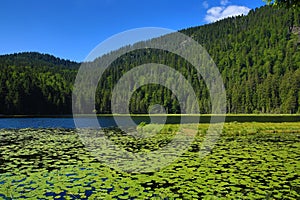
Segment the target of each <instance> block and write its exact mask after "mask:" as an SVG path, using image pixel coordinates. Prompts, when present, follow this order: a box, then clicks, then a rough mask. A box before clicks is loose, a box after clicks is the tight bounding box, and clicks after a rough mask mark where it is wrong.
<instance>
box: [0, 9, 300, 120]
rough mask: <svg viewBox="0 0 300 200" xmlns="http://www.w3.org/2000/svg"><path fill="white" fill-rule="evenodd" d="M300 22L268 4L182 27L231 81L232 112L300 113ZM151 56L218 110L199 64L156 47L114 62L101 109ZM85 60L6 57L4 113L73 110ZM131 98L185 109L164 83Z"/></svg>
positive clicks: (0, 100)
mask: <svg viewBox="0 0 300 200" xmlns="http://www.w3.org/2000/svg"><path fill="white" fill-rule="evenodd" d="M298 27H300V13H299V11H292V10H285V9H274V8H271V7H268V6H264V7H262V8H259V9H256V10H251V11H250V13H249V14H248V15H247V16H239V17H232V18H228V19H224V20H221V21H218V22H216V23H212V24H208V25H204V26H199V27H192V28H188V29H184V30H181V31H180V32H182V33H185V34H187V35H189V36H191V37H192V38H194V39H195V40H196V41H198V42H199V43H200V44H201V45H202V46H203V47H205V48H206V49H207V51H208V53H209V54H210V55H211V57H212V58H213V60H214V61H215V63H216V65H217V66H218V68H219V70H220V72H221V74H222V77H223V80H224V83H225V88H226V93H227V112H228V113H300V90H299V88H300V69H299V68H300V51H299V45H300V41H299V32H298V31H297V30H298ZM132 57H135V58H136V59H135V60H132V59H131V58H132ZM95 62H97V60H96V61H95ZM149 62H159V63H162V64H165V65H168V66H171V67H173V68H175V69H176V70H178V71H180V72H182V74H183V75H184V76H185V77H186V78H187V79H188V80H189V81H190V83H191V84H192V85H193V88H194V89H195V91H196V95H197V96H198V98H199V106H200V110H201V113H210V97H209V94H208V91H207V89H206V86H205V83H204V81H203V80H198V79H195V78H194V76H193V74H194V72H193V67H192V66H191V65H190V64H189V63H187V62H186V61H185V60H184V59H182V58H180V57H178V56H176V55H173V54H171V53H168V52H163V51H160V50H156V49H147V50H139V51H135V52H131V53H128V54H125V55H123V56H122V57H120V58H119V59H117V60H116V61H115V62H114V63H113V64H112V66H111V67H110V69H109V70H108V71H107V72H106V73H105V76H104V77H106V79H101V80H100V82H99V87H98V90H97V96H96V110H97V112H98V113H110V112H111V110H110V99H111V96H110V95H111V90H112V88H113V85H114V84H115V83H116V82H117V81H118V80H119V78H120V77H121V76H122V74H124V73H126V72H127V71H129V70H130V69H131V68H132V67H134V66H138V65H140V64H144V63H149ZM78 66H79V63H74V62H70V61H66V60H61V59H58V58H55V57H53V56H50V55H43V54H39V53H24V54H13V55H4V56H0V84H1V85H0V114H68V113H71V91H72V85H73V81H74V79H75V76H76V69H77V68H78ZM174 87H176V85H175V86H174ZM120 98H122V97H121V96H120ZM187 98H188V97H187ZM131 100H132V101H131V105H130V110H131V112H133V113H146V112H147V108H148V106H149V105H151V104H154V103H160V104H163V105H164V106H165V108H166V110H167V111H168V113H179V112H182V110H179V107H178V106H179V105H178V101H177V99H176V98H174V96H173V95H172V92H171V91H170V90H168V89H167V88H164V87H161V86H158V85H150V86H147V87H142V88H139V89H138V90H137V91H136V92H135V93H134V94H133V97H132V99H131ZM79 101H80V100H79ZM78 103H79V104H80V102H78ZM191 103H195V102H191ZM182 109H184V108H182Z"/></svg>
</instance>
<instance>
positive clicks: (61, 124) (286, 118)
mask: <svg viewBox="0 0 300 200" xmlns="http://www.w3.org/2000/svg"><path fill="white" fill-rule="evenodd" d="M77 119H79V121H80V124H81V126H80V127H95V125H94V123H93V122H92V121H93V120H91V118H88V117H86V118H77ZM97 119H98V122H97V123H99V125H100V126H101V127H104V128H105V127H115V126H117V125H116V122H115V119H117V121H118V126H127V125H128V121H127V120H128V117H122V116H118V117H115V118H114V117H112V116H101V117H98V118H97ZM183 119H184V120H183ZM132 120H133V121H134V122H135V123H136V124H139V123H141V122H146V123H150V122H152V123H157V124H164V123H168V124H177V123H180V122H183V123H191V122H197V120H198V118H197V117H193V116H185V117H182V118H181V117H180V116H168V117H161V116H152V117H151V118H150V117H147V116H133V117H132ZM210 120H211V117H210V116H201V117H200V121H199V120H198V122H200V123H209V122H210ZM222 120H223V117H219V118H218V117H216V122H219V121H222ZM234 121H237V122H299V121H300V115H269V116H268V115H243V116H234V115H229V116H226V122H234ZM3 128H9V129H11V128H14V129H19V128H76V126H75V123H74V119H73V118H71V117H59V118H54V117H53V118H50V117H49V118H44V117H43V118H29V117H27V118H20V117H17V118H5V117H2V118H0V129H3Z"/></svg>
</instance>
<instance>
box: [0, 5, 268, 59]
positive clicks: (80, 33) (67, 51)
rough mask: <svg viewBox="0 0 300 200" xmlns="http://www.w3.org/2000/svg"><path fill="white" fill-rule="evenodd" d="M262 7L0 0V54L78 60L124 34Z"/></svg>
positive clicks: (200, 21) (191, 23)
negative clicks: (21, 53) (36, 55)
mask: <svg viewBox="0 0 300 200" xmlns="http://www.w3.org/2000/svg"><path fill="white" fill-rule="evenodd" d="M262 5H265V3H264V2H263V0H251V1H249V0H172V1H171V0H26V1H25V0H1V1H0V27H1V29H0V55H2V54H10V53H17V52H25V51H26V52H28V51H35V52H41V53H48V54H51V55H54V56H57V57H60V58H64V59H69V60H73V61H83V60H84V59H85V58H86V56H88V54H89V52H91V51H92V50H93V49H94V48H95V47H96V46H97V45H98V44H99V43H101V42H103V41H104V40H106V39H107V38H109V37H111V36H113V35H115V34H118V33H121V32H123V31H127V30H130V29H135V28H142V27H161V28H167V29H172V30H180V29H184V28H189V27H193V26H200V25H203V24H207V23H212V22H214V21H217V20H220V19H222V18H224V17H228V16H234V15H240V14H244V15H246V14H247V13H248V12H249V10H250V9H255V8H257V7H260V6H262Z"/></svg>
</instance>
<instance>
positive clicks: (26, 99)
mask: <svg viewBox="0 0 300 200" xmlns="http://www.w3.org/2000/svg"><path fill="white" fill-rule="evenodd" d="M79 66H80V64H79V63H76V62H71V61H68V60H63V59H59V58H56V57H54V56H51V55H48V54H41V53H36V52H25V53H16V54H11V55H2V56H0V114H67V113H71V102H72V101H71V93H72V91H71V88H72V85H73V81H74V79H75V76H76V73H77V69H78V67H79Z"/></svg>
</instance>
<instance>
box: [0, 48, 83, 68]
mask: <svg viewBox="0 0 300 200" xmlns="http://www.w3.org/2000/svg"><path fill="white" fill-rule="evenodd" d="M0 65H1V66H34V67H57V68H67V69H78V68H79V66H80V63H77V62H73V61H70V60H65V59H60V58H57V57H54V56H52V55H49V54H41V53H38V52H23V53H14V54H8V55H0Z"/></svg>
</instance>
